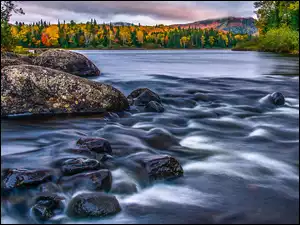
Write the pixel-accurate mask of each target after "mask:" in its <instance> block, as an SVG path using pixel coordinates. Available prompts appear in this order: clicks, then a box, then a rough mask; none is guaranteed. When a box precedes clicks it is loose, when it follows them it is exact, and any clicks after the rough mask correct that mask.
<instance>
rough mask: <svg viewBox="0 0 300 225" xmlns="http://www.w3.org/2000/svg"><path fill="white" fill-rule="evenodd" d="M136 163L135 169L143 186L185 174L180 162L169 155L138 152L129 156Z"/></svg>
mask: <svg viewBox="0 0 300 225" xmlns="http://www.w3.org/2000/svg"><path fill="white" fill-rule="evenodd" d="M128 158H129V159H131V160H132V161H134V162H135V164H134V167H135V168H134V171H135V173H136V175H137V177H138V179H139V181H140V182H141V184H142V185H143V186H145V185H148V184H151V183H153V182H154V181H159V180H171V179H175V178H178V177H180V176H182V175H183V169H182V167H181V165H180V163H179V162H178V161H177V160H176V159H175V158H174V157H172V156H169V155H152V154H150V153H145V152H142V153H138V154H134V155H131V156H129V157H128Z"/></svg>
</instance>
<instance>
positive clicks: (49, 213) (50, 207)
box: [32, 193, 64, 221]
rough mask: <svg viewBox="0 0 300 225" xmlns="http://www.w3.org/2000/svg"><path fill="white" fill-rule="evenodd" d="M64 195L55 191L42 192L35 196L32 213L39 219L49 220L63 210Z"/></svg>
mask: <svg viewBox="0 0 300 225" xmlns="http://www.w3.org/2000/svg"><path fill="white" fill-rule="evenodd" d="M62 200H64V198H63V197H61V196H59V195H57V194H54V193H42V194H39V195H38V196H37V197H36V198H35V200H34V201H35V205H34V206H33V207H32V213H33V215H34V216H35V217H36V218H37V219H38V220H42V221H45V220H48V219H50V218H51V217H53V216H55V215H56V214H59V213H61V212H62V211H63V204H62Z"/></svg>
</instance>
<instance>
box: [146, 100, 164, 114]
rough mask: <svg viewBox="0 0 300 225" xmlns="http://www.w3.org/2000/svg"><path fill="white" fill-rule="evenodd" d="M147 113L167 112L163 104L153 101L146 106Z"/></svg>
mask: <svg viewBox="0 0 300 225" xmlns="http://www.w3.org/2000/svg"><path fill="white" fill-rule="evenodd" d="M145 111H146V112H163V111H165V109H164V107H163V106H162V104H160V103H158V102H155V101H151V102H149V103H148V104H147V105H146V106H145Z"/></svg>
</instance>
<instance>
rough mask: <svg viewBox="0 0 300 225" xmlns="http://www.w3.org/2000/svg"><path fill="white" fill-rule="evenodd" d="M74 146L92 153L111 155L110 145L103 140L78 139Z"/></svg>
mask: <svg viewBox="0 0 300 225" xmlns="http://www.w3.org/2000/svg"><path fill="white" fill-rule="evenodd" d="M76 144H77V145H78V146H80V147H81V148H87V149H88V150H90V151H92V152H96V153H112V149H111V146H110V143H109V142H108V141H107V140H106V139H104V138H80V139H79V140H78V141H77V143H76Z"/></svg>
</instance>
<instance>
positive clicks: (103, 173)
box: [58, 169, 112, 192]
mask: <svg viewBox="0 0 300 225" xmlns="http://www.w3.org/2000/svg"><path fill="white" fill-rule="evenodd" d="M58 184H59V185H61V187H62V188H63V189H64V190H66V191H69V190H71V191H76V190H79V189H84V190H90V191H107V192H108V191H110V189H111V184H112V175H111V172H110V171H109V170H107V169H102V170H98V171H93V172H89V173H80V174H76V175H73V176H68V177H62V178H61V179H60V180H59V182H58Z"/></svg>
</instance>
